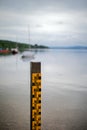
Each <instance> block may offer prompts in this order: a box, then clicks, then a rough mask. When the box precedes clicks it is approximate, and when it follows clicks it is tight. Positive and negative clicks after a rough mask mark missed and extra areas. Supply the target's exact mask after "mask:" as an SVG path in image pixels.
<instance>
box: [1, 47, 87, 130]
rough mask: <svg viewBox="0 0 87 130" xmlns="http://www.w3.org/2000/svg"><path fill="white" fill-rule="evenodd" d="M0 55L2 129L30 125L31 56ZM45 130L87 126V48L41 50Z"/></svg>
mask: <svg viewBox="0 0 87 130" xmlns="http://www.w3.org/2000/svg"><path fill="white" fill-rule="evenodd" d="M21 55H22V54H18V55H10V56H1V57H0V130H19V129H21V130H29V129H30V128H29V127H30V60H31V59H26V60H22V59H21ZM32 61H40V62H41V65H42V66H41V67H42V130H87V50H57V49H53V50H52V49H48V50H39V51H35V58H34V59H32Z"/></svg>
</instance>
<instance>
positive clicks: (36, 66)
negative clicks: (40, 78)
mask: <svg viewBox="0 0 87 130" xmlns="http://www.w3.org/2000/svg"><path fill="white" fill-rule="evenodd" d="M30 65H31V73H40V72H41V62H31V63H30Z"/></svg>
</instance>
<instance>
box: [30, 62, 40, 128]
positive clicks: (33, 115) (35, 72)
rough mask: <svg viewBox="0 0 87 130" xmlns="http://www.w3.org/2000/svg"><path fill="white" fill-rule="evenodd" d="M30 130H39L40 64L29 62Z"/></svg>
mask: <svg viewBox="0 0 87 130" xmlns="http://www.w3.org/2000/svg"><path fill="white" fill-rule="evenodd" d="M30 66H31V68H30V69H31V87H30V130H41V63H40V62H31V63H30Z"/></svg>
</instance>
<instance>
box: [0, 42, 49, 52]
mask: <svg viewBox="0 0 87 130" xmlns="http://www.w3.org/2000/svg"><path fill="white" fill-rule="evenodd" d="M16 47H18V48H19V50H20V51H22V50H25V49H29V48H48V47H47V46H44V45H37V44H35V45H31V44H27V43H19V42H14V41H9V40H0V48H1V49H6V48H8V49H9V50H11V48H16Z"/></svg>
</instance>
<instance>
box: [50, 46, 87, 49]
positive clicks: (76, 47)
mask: <svg viewBox="0 0 87 130" xmlns="http://www.w3.org/2000/svg"><path fill="white" fill-rule="evenodd" d="M52 49H87V46H57V47H52Z"/></svg>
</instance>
